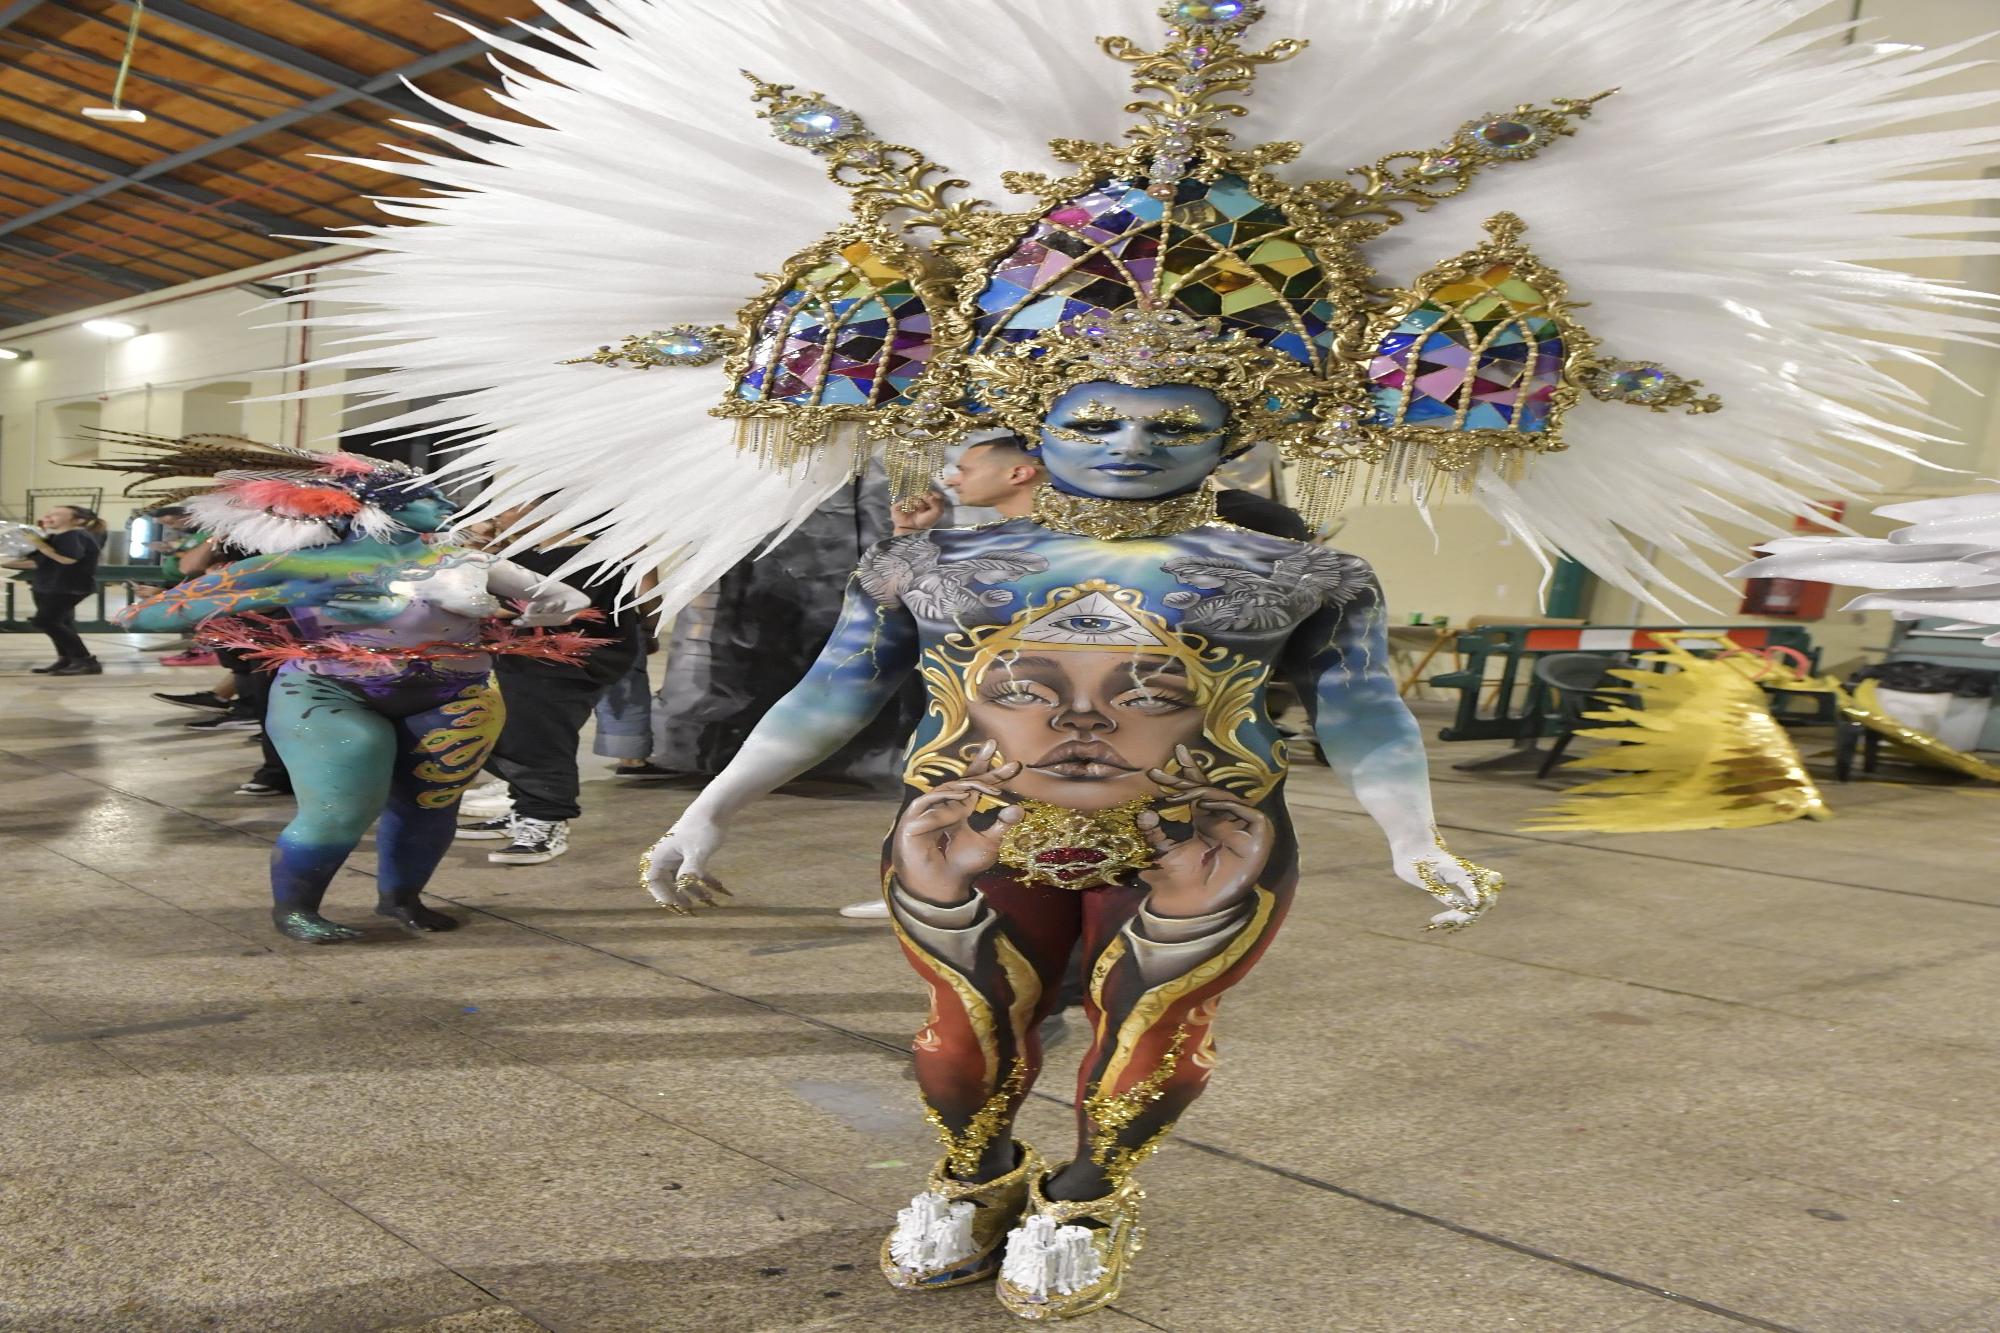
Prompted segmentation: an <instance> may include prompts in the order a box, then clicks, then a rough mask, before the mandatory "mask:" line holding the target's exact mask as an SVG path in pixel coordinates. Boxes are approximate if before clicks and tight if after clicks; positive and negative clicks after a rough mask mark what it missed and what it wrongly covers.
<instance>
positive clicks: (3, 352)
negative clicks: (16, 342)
mask: <svg viewBox="0 0 2000 1333" xmlns="http://www.w3.org/2000/svg"><path fill="white" fill-rule="evenodd" d="M34 359H35V354H34V353H33V352H24V351H22V350H21V349H20V348H18V347H0V361H33V360H34Z"/></svg>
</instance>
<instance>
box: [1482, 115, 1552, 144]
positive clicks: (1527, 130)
mask: <svg viewBox="0 0 2000 1333" xmlns="http://www.w3.org/2000/svg"><path fill="white" fill-rule="evenodd" d="M1472 135H1473V137H1474V138H1476V139H1478V140H1479V142H1481V143H1482V144H1485V145H1486V146H1487V147H1488V148H1493V149H1498V150H1500V151H1502V152H1505V151H1507V150H1509V149H1513V150H1517V151H1518V150H1520V149H1525V148H1533V147H1536V146H1537V140H1539V139H1540V137H1541V132H1540V131H1539V130H1537V129H1536V128H1535V127H1534V126H1533V125H1530V124H1528V123H1527V122H1526V121H1523V120H1512V119H1509V118H1508V117H1506V116H1494V117H1492V118H1490V119H1488V120H1482V121H1480V122H1479V123H1478V124H1477V125H1475V126H1474V127H1473V130H1472Z"/></svg>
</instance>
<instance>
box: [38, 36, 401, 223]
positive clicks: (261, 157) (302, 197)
mask: <svg viewBox="0 0 2000 1333" xmlns="http://www.w3.org/2000/svg"><path fill="white" fill-rule="evenodd" d="M16 68H17V69H18V70H19V71H20V72H21V73H22V74H25V75H27V76H28V77H29V78H32V79H39V80H41V81H42V82H44V83H48V84H53V85H54V86H55V87H58V88H66V89H68V90H69V91H70V92H75V93H83V94H84V95H85V96H90V95H91V94H92V92H93V90H92V89H90V88H87V87H85V86H84V85H82V84H80V83H77V82H75V81H74V80H72V79H66V78H63V77H62V76H61V75H58V74H52V73H50V72H48V71H47V70H40V69H31V68H29V67H28V66H26V65H21V66H17V67H16ZM228 114H231V115H235V116H242V115H243V113H242V112H240V111H235V112H229V113H228ZM151 119H152V120H154V121H157V122H158V123H159V124H161V125H166V126H169V127H171V128H173V129H177V130H179V131H181V133H183V134H188V135H192V136H193V137H195V138H197V139H206V140H208V141H209V143H210V144H213V143H214V142H215V139H214V135H215V131H213V130H209V129H204V128H202V127H201V126H199V125H194V124H190V123H189V122H187V121H185V120H180V119H178V118H176V117H174V116H169V115H166V114H164V113H162V112H154V113H152V115H151ZM109 133H112V134H116V135H117V136H118V137H119V138H121V139H126V140H129V141H130V142H132V143H135V144H137V145H139V146H140V147H142V148H154V147H156V145H154V144H153V143H151V142H149V141H148V140H146V139H143V138H141V137H140V136H138V135H136V134H126V133H124V132H122V131H119V130H112V131H109ZM236 146H237V147H239V148H241V149H242V151H243V152H245V153H247V154H249V155H250V156H251V157H253V158H255V159H257V161H259V162H263V163H269V164H270V165H272V166H276V167H283V168H284V169H285V170H287V171H294V172H295V171H297V170H298V168H297V167H296V166H294V165H293V164H292V163H290V162H287V161H285V160H284V159H283V158H281V157H274V156H273V155H271V154H270V153H266V152H264V151H262V150H261V149H259V148H256V147H255V146H253V145H248V144H240V145H236ZM325 146H327V147H331V146H332V145H325ZM218 151H219V150H218ZM335 151H336V152H337V151H339V150H338V149H335ZM147 170H150V168H148V169H147ZM210 170H212V171H214V172H216V173H217V174H219V175H223V176H227V177H229V178H230V179H231V180H234V181H237V182H239V183H241V184H243V185H246V186H248V187H250V189H251V190H254V191H258V192H264V193H270V194H279V195H283V196H284V197H285V198H287V199H290V200H291V201H292V202H293V203H296V204H300V205H303V206H304V207H306V208H308V209H315V208H321V209H326V210H328V211H329V212H333V213H338V214H339V215H340V216H342V217H344V218H347V219H349V220H351V221H354V222H367V221H372V220H373V219H371V218H370V217H368V216H366V215H365V214H361V213H350V212H348V211H347V210H346V209H344V208H342V207H341V206H340V202H339V201H337V200H336V201H334V202H331V203H329V202H327V201H326V200H323V199H315V198H313V197H312V196H311V195H309V194H300V193H299V192H298V191H296V190H292V189H287V188H286V187H285V186H282V185H276V184H270V183H267V182H265V181H260V180H258V179H256V178H255V177H252V176H246V175H244V174H243V173H242V172H240V171H230V170H227V169H225V168H221V167H211V168H210ZM126 179H128V180H136V179H146V177H135V176H134V175H132V174H131V173H128V174H127V177H126ZM92 188H93V189H102V188H103V187H102V186H94V187H92ZM105 193H109V191H106V192H105ZM97 197H100V198H101V197H102V195H99V196H97ZM79 202H82V201H79ZM72 206H73V205H68V204H66V205H65V211H66V210H67V208H68V207H72ZM17 225H18V226H25V225H27V223H26V221H23V222H21V223H18V224H15V223H10V224H4V225H0V236H4V235H6V234H7V232H8V231H9V230H11V229H12V228H13V227H14V226H17Z"/></svg>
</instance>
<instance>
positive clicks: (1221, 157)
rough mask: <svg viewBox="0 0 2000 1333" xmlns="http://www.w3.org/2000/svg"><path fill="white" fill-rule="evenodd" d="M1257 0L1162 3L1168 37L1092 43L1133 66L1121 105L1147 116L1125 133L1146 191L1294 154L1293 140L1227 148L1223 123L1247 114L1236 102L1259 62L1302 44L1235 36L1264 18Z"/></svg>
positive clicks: (1160, 191) (1280, 58)
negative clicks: (1130, 94)
mask: <svg viewBox="0 0 2000 1333" xmlns="http://www.w3.org/2000/svg"><path fill="white" fill-rule="evenodd" d="M1263 14H1264V11H1263V6H1262V5H1256V4H1227V5H1218V4H1173V3H1170V4H1167V5H1163V6H1162V7H1161V9H1160V17H1161V18H1162V19H1165V20H1166V22H1167V24H1168V25H1169V32H1168V41H1167V44H1166V45H1165V46H1163V47H1162V48H1160V49H1159V50H1157V51H1149V50H1147V49H1145V48H1144V47H1142V46H1140V45H1139V44H1138V43H1137V42H1135V41H1133V40H1132V39H1131V38H1129V37H1105V38H1102V39H1100V41H1099V43H1098V45H1099V46H1101V47H1102V48H1103V49H1104V53H1105V54H1106V55H1108V56H1110V57H1111V58H1112V59H1114V60H1120V61H1123V62H1124V63H1126V64H1128V65H1130V66H1132V89H1133V91H1134V92H1136V93H1138V94H1140V96H1139V99H1138V100H1136V101H1133V102H1130V103H1128V104H1127V105H1126V107H1125V109H1126V110H1127V111H1129V112H1132V113H1134V114H1136V115H1142V116H1144V117H1145V118H1146V119H1145V122H1144V123H1143V124H1141V125H1139V126H1137V127H1135V128H1133V129H1131V130H1128V131H1127V132H1126V135H1125V137H1126V138H1128V139H1131V140H1133V141H1135V142H1136V143H1137V145H1138V146H1139V147H1140V148H1141V149H1143V150H1145V152H1146V159H1147V160H1146V164H1145V175H1146V178H1147V180H1148V182H1149V186H1150V189H1151V191H1152V193H1153V194H1154V195H1156V196H1159V197H1163V198H1169V199H1170V198H1172V197H1173V194H1174V186H1175V183H1176V182H1177V181H1180V180H1182V179H1183V178H1185V177H1187V176H1190V175H1192V176H1195V177H1197V178H1200V179H1204V180H1212V179H1214V177H1216V176H1218V175H1220V174H1222V173H1223V172H1225V171H1236V172H1242V173H1246V174H1247V173H1248V172H1250V171H1256V170H1261V169H1262V168H1264V167H1267V166H1270V165H1273V164H1275V163H1279V162H1289V161H1291V160H1292V159H1293V158H1294V157H1297V156H1298V152H1299V146H1298V145H1297V144H1296V143H1274V144H1266V145H1263V146H1262V147H1260V148H1256V149H1252V150H1250V151H1249V152H1248V153H1243V152H1236V151H1232V149H1231V143H1232V141H1233V136H1232V135H1231V133H1230V131H1229V129H1228V122H1229V121H1230V120H1231V119H1232V118H1235V117H1238V116H1242V115H1243V114H1245V109H1244V107H1243V105H1242V104H1241V103H1240V102H1234V101H1231V100H1229V99H1230V98H1231V97H1232V96H1234V95H1235V94H1238V93H1247V92H1249V91H1250V87H1251V85H1252V84H1253V83H1254V82H1255V81H1256V78H1257V71H1258V70H1259V69H1261V68H1262V67H1263V66H1265V65H1276V64H1280V63H1282V62H1284V61H1287V60H1290V59H1291V58H1292V57H1293V56H1296V55H1297V54H1298V53H1299V52H1301V51H1303V50H1305V49H1306V45H1307V43H1306V42H1304V41H1303V40H1300V39H1298V38H1292V37H1287V38H1285V39H1283V40H1282V41H1277V42H1273V43H1271V44H1270V45H1269V46H1267V47H1265V48H1264V49H1263V50H1261V51H1252V50H1248V49H1246V48H1245V47H1243V46H1242V45H1241V44H1240V43H1239V42H1238V41H1237V40H1236V39H1237V38H1238V37H1240V36H1242V34H1243V33H1244V32H1245V31H1246V30H1247V29H1248V28H1249V27H1250V26H1251V25H1252V24H1254V23H1256V22H1257V21H1258V20H1259V19H1261V18H1262V17H1263Z"/></svg>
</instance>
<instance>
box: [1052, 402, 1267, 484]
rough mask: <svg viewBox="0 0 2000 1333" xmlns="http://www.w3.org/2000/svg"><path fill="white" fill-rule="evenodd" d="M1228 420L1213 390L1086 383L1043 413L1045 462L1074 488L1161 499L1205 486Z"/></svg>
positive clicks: (1218, 456) (1217, 460) (1223, 443)
mask: <svg viewBox="0 0 2000 1333" xmlns="http://www.w3.org/2000/svg"><path fill="white" fill-rule="evenodd" d="M1228 425H1229V409H1228V408H1226V407H1224V406H1223V404H1222V400H1221V399H1219V398H1217V397H1216V396H1215V395H1214V394H1212V393H1210V392H1209V391H1208V390H1207V389H1199V388H1195V387H1194V386H1192V385H1187V384H1163V385H1160V386H1158V387H1157V388H1151V389H1133V388H1128V387H1126V386H1124V385H1122V384H1105V383H1092V384H1079V385H1077V386H1076V387H1075V388H1074V389H1071V390H1069V391H1068V392H1066V393H1064V394H1063V395H1062V396H1061V397H1060V398H1058V399H1056V400H1055V402H1054V403H1052V404H1050V405H1049V411H1048V415H1047V416H1045V417H1044V418H1043V419H1042V436H1041V455H1042V462H1043V464H1044V465H1045V466H1046V467H1047V468H1048V471H1049V479H1050V480H1051V481H1052V482H1053V483H1054V484H1055V485H1056V486H1057V487H1059V488H1060V489H1062V490H1065V491H1069V492H1071V493H1073V494H1077V495H1095V496H1101V497H1103V498H1105V499H1108V500H1155V499H1159V498H1161V497H1163V496H1169V495H1180V494H1182V493H1184V492H1187V491H1191V490H1193V489H1195V488H1196V487H1197V486H1199V485H1201V483H1202V481H1203V480H1204V479H1205V478H1206V477H1207V476H1208V474H1209V473H1211V472H1213V471H1214V470H1215V468H1216V465H1217V464H1218V463H1220V462H1221V461H1222V454H1223V449H1224V447H1225V446H1226V445H1227V443H1228V434H1227V428H1228Z"/></svg>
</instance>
